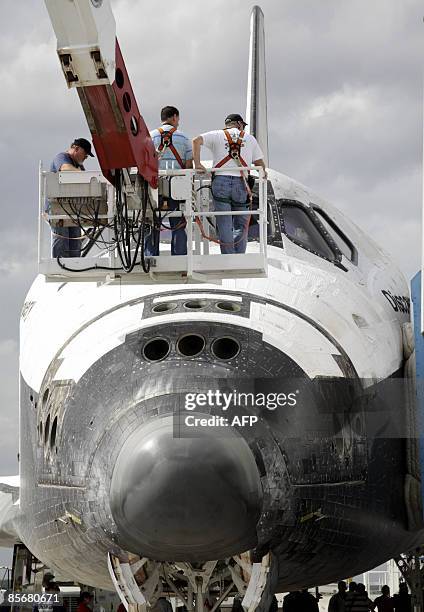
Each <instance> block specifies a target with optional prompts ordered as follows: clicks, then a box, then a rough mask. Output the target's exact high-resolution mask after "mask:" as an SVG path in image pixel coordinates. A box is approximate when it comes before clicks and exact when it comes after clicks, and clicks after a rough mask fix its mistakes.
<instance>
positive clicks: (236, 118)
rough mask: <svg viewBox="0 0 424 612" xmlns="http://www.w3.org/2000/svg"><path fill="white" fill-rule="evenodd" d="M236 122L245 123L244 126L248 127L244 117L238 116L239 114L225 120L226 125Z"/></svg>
mask: <svg viewBox="0 0 424 612" xmlns="http://www.w3.org/2000/svg"><path fill="white" fill-rule="evenodd" d="M235 121H239V122H240V123H243V125H247V123H246V121H245V120H244V119H243V117H242V116H241V115H238V114H237V113H233V114H231V115H228V117H227V118H226V119H225V123H233V122H235Z"/></svg>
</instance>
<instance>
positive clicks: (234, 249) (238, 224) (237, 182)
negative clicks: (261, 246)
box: [193, 114, 265, 254]
mask: <svg viewBox="0 0 424 612" xmlns="http://www.w3.org/2000/svg"><path fill="white" fill-rule="evenodd" d="M246 125H247V123H245V121H244V119H243V117H241V115H238V114H232V115H228V117H227V118H226V120H225V129H223V130H214V131H212V132H206V133H205V134H201V135H200V136H197V137H196V138H194V140H193V159H194V167H195V168H196V169H197V170H200V171H205V170H206V169H205V167H204V166H202V164H201V162H200V147H201V145H203V146H205V147H207V148H208V149H210V150H211V151H212V153H213V167H214V168H217V167H220V168H223V169H224V170H225V171H224V172H219V173H216V175H215V178H214V179H213V183H212V195H213V200H214V207H215V210H216V211H217V212H218V211H231V210H234V211H241V210H247V201H248V188H247V173H246V172H241V171H240V168H243V167H245V168H250V166H251V165H252V163H253V164H254V165H255V166H260V167H261V168H263V169H264V170H265V163H264V160H263V153H262V151H261V149H260V147H259V145H258V143H257V140H256V138H255V137H254V136H251V135H250V134H246V132H245V131H244V128H245V127H246ZM216 225H217V228H218V233H219V242H220V246H221V253H226V254H228V253H244V252H245V251H246V245H247V234H248V231H249V215H235V216H234V217H233V216H231V215H222V216H218V217H216Z"/></svg>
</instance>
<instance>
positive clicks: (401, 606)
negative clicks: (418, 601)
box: [393, 582, 412, 612]
mask: <svg viewBox="0 0 424 612" xmlns="http://www.w3.org/2000/svg"><path fill="white" fill-rule="evenodd" d="M411 599H412V598H411V595H410V594H409V593H408V585H407V584H406V582H401V583H400V585H399V593H396V595H393V605H394V608H395V612H412V601H411Z"/></svg>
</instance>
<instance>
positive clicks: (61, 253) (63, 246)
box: [52, 226, 81, 257]
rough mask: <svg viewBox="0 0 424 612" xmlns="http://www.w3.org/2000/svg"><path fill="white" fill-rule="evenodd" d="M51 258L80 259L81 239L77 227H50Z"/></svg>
mask: <svg viewBox="0 0 424 612" xmlns="http://www.w3.org/2000/svg"><path fill="white" fill-rule="evenodd" d="M52 234H53V236H52V238H53V243H52V255H53V257H81V240H75V239H76V238H80V237H81V230H80V228H79V227H75V226H71V227H52Z"/></svg>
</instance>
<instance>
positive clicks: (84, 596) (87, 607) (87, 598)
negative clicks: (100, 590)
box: [76, 591, 93, 612]
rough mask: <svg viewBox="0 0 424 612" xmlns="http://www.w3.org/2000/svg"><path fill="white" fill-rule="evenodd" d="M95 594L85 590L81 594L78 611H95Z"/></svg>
mask: <svg viewBox="0 0 424 612" xmlns="http://www.w3.org/2000/svg"><path fill="white" fill-rule="evenodd" d="M92 604H93V595H92V594H91V593H89V592H88V591H83V592H82V593H81V595H80V603H79V604H78V607H77V611H76V612H93V605H92Z"/></svg>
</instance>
